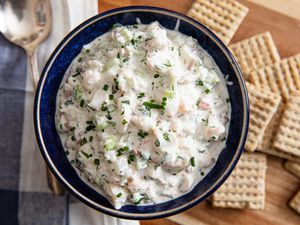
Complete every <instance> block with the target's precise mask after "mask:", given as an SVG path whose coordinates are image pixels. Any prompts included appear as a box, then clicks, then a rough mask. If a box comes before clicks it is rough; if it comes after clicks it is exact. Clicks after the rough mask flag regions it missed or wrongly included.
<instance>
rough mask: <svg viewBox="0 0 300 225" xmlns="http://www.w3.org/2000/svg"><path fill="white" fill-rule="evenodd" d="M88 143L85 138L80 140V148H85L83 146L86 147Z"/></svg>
mask: <svg viewBox="0 0 300 225" xmlns="http://www.w3.org/2000/svg"><path fill="white" fill-rule="evenodd" d="M86 143H87V139H86V138H85V137H84V138H82V139H81V140H80V143H79V144H80V146H83V145H85V144H86Z"/></svg>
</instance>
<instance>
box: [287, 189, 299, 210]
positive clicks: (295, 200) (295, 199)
mask: <svg viewBox="0 0 300 225" xmlns="http://www.w3.org/2000/svg"><path fill="white" fill-rule="evenodd" d="M289 206H290V207H291V208H292V209H294V210H295V211H296V212H297V213H298V214H300V190H299V191H298V192H297V193H296V195H295V196H294V197H293V198H292V200H291V201H290V202H289Z"/></svg>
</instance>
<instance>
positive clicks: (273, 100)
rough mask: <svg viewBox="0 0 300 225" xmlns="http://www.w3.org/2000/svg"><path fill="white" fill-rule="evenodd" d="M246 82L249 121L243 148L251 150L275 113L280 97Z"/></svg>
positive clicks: (261, 136)
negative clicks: (248, 100)
mask: <svg viewBox="0 0 300 225" xmlns="http://www.w3.org/2000/svg"><path fill="white" fill-rule="evenodd" d="M246 84H247V89H248V94H249V99H250V123H249V130H248V136H247V141H246V145H245V149H246V150H248V151H252V152H253V151H254V150H256V148H257V146H258V144H259V142H260V140H261V139H262V138H263V135H264V133H265V130H266V128H267V126H268V124H269V123H270V121H271V119H272V117H273V116H274V114H275V113H276V111H277V108H278V106H279V103H280V102H281V97H280V95H278V94H275V93H272V92H270V91H268V90H263V89H257V88H256V87H255V86H254V85H252V84H250V83H248V82H247V83H246Z"/></svg>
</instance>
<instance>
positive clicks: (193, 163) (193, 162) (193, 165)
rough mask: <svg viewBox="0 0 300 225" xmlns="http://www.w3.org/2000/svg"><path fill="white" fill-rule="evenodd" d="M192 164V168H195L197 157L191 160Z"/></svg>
mask: <svg viewBox="0 0 300 225" xmlns="http://www.w3.org/2000/svg"><path fill="white" fill-rule="evenodd" d="M190 163H191V166H192V167H195V157H192V158H191V160H190Z"/></svg>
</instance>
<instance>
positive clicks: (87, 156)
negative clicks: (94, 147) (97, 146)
mask: <svg viewBox="0 0 300 225" xmlns="http://www.w3.org/2000/svg"><path fill="white" fill-rule="evenodd" d="M81 153H82V154H83V155H84V156H85V157H86V158H87V159H88V158H90V155H89V154H87V153H86V152H84V151H81Z"/></svg>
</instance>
